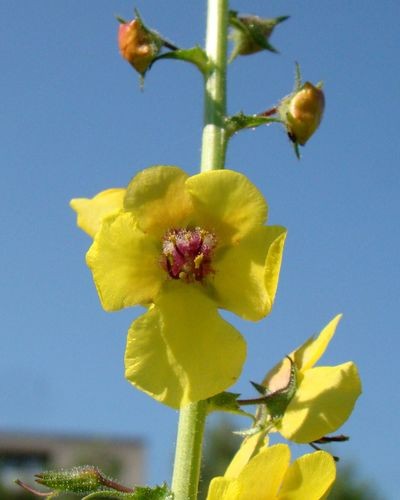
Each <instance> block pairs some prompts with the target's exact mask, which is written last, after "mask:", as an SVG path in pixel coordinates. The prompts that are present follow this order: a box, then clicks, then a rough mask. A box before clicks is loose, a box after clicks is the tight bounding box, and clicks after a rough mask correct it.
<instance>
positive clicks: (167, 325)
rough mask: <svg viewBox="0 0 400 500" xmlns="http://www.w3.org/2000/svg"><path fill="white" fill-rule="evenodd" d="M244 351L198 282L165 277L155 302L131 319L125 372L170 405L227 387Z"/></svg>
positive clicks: (240, 340)
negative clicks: (165, 281) (167, 281)
mask: <svg viewBox="0 0 400 500" xmlns="http://www.w3.org/2000/svg"><path fill="white" fill-rule="evenodd" d="M245 357H246V344H245V342H244V340H243V337H242V336H241V335H240V333H239V332H238V331H237V330H236V329H235V328H234V327H233V326H231V325H230V324H229V323H227V322H226V321H225V320H223V319H222V318H221V317H220V316H219V314H218V311H217V309H216V306H215V304H214V303H213V301H212V300H210V299H209V298H208V297H206V296H205V295H204V293H203V291H202V290H201V288H200V287H198V286H195V285H193V284H192V285H187V284H185V283H181V282H175V281H174V282H172V281H171V282H169V283H167V286H166V288H165V289H163V293H162V294H160V295H159V297H158V299H157V302H156V304H155V307H153V308H151V309H150V310H149V311H148V312H147V313H145V314H144V315H143V316H141V317H140V318H138V319H137V320H136V321H134V323H133V324H132V325H131V328H130V330H129V333H128V342H127V347H126V353H125V369H126V372H125V374H126V378H127V379H128V380H129V381H130V382H131V383H132V384H133V385H135V386H137V387H138V388H139V389H141V390H143V391H144V392H147V393H148V394H150V395H151V396H152V397H154V398H155V399H157V400H159V401H161V402H163V403H165V404H166V405H168V406H172V407H173V408H179V407H181V406H183V405H186V404H188V403H191V402H194V401H199V400H202V399H206V398H208V397H211V396H213V395H214V394H218V393H219V392H222V391H224V390H225V389H227V388H228V387H230V386H231V385H232V384H233V383H234V382H235V381H236V379H237V378H238V377H239V375H240V373H241V370H242V365H243V363H244V360H245Z"/></svg>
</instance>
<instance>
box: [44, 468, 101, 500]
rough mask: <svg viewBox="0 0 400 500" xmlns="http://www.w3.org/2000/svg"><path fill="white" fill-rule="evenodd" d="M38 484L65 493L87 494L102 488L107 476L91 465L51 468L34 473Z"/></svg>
mask: <svg viewBox="0 0 400 500" xmlns="http://www.w3.org/2000/svg"><path fill="white" fill-rule="evenodd" d="M35 480H36V482H37V483H38V484H41V485H43V486H47V487H48V488H52V489H54V490H57V491H62V492H66V493H79V494H81V495H84V494H88V493H91V492H94V491H98V490H99V489H104V482H107V481H108V478H107V477H106V476H105V475H104V474H103V473H102V472H101V471H100V470H99V469H98V468H97V467H94V466H92V465H84V466H80V467H72V468H71V469H61V470H51V471H45V472H41V473H40V474H36V475H35Z"/></svg>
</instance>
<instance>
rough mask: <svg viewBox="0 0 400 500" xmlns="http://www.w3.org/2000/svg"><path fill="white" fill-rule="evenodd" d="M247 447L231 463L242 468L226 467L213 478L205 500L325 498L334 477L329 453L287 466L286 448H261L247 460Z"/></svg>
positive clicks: (282, 446)
mask: <svg viewBox="0 0 400 500" xmlns="http://www.w3.org/2000/svg"><path fill="white" fill-rule="evenodd" d="M249 439H250V440H251V439H254V436H253V437H252V438H249ZM247 444H248V442H247V443H246V441H245V442H244V446H242V447H241V448H240V449H239V451H238V452H237V454H236V455H235V457H234V459H233V460H234V461H236V463H239V462H241V463H242V467H240V468H235V470H234V471H233V470H232V468H230V467H229V468H228V470H227V472H226V473H225V475H224V476H223V477H215V478H214V479H213V480H212V481H211V483H210V487H209V490H208V496H207V500H320V499H322V498H326V496H327V495H328V493H329V490H330V489H331V487H332V485H333V483H334V481H335V477H336V467H335V462H334V460H333V458H332V456H331V455H330V454H329V453H326V452H324V451H317V452H315V453H309V454H307V455H303V456H302V457H300V458H298V459H297V460H295V461H294V462H293V463H292V464H290V450H289V447H288V446H287V445H285V444H277V445H275V446H271V447H268V446H263V447H262V448H260V449H259V450H257V451H256V452H255V454H253V455H250V456H249V450H248V447H247V446H246V445H247ZM241 455H243V456H241Z"/></svg>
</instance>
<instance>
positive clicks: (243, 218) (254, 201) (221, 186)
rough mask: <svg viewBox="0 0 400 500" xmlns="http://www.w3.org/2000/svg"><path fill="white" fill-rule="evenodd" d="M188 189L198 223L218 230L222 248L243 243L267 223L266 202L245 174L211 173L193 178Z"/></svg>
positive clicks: (232, 172)
mask: <svg viewBox="0 0 400 500" xmlns="http://www.w3.org/2000/svg"><path fill="white" fill-rule="evenodd" d="M186 186H187V189H188V190H189V192H190V194H191V196H192V199H193V205H194V211H195V213H196V220H197V221H198V224H199V225H200V226H202V227H204V228H205V229H211V230H213V231H215V234H216V235H217V238H218V241H219V243H220V245H222V246H224V245H226V244H229V243H232V242H236V241H238V240H240V239H241V238H243V236H244V235H245V234H247V233H248V232H249V231H251V230H252V229H253V228H255V227H257V226H259V225H262V224H264V222H265V221H266V218H267V210H268V209H267V204H266V201H265V200H264V198H263V196H262V194H261V192H260V191H259V190H258V189H257V188H256V187H255V186H254V184H252V183H251V182H250V181H249V180H248V179H247V177H245V176H244V175H243V174H240V173H238V172H234V171H232V170H212V171H209V172H203V173H201V174H198V175H194V176H193V177H190V178H189V179H188V180H187V181H186Z"/></svg>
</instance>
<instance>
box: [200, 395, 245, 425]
mask: <svg viewBox="0 0 400 500" xmlns="http://www.w3.org/2000/svg"><path fill="white" fill-rule="evenodd" d="M239 396H240V394H234V393H233V392H221V393H220V394H216V395H215V396H213V397H211V398H209V399H207V403H208V405H207V412H208V414H210V413H213V412H216V411H224V412H227V413H232V414H235V415H241V416H242V417H249V418H251V419H253V420H254V415H252V414H251V413H248V412H246V411H244V410H242V409H241V408H240V405H239V403H238V401H237V400H238V398H239Z"/></svg>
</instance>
